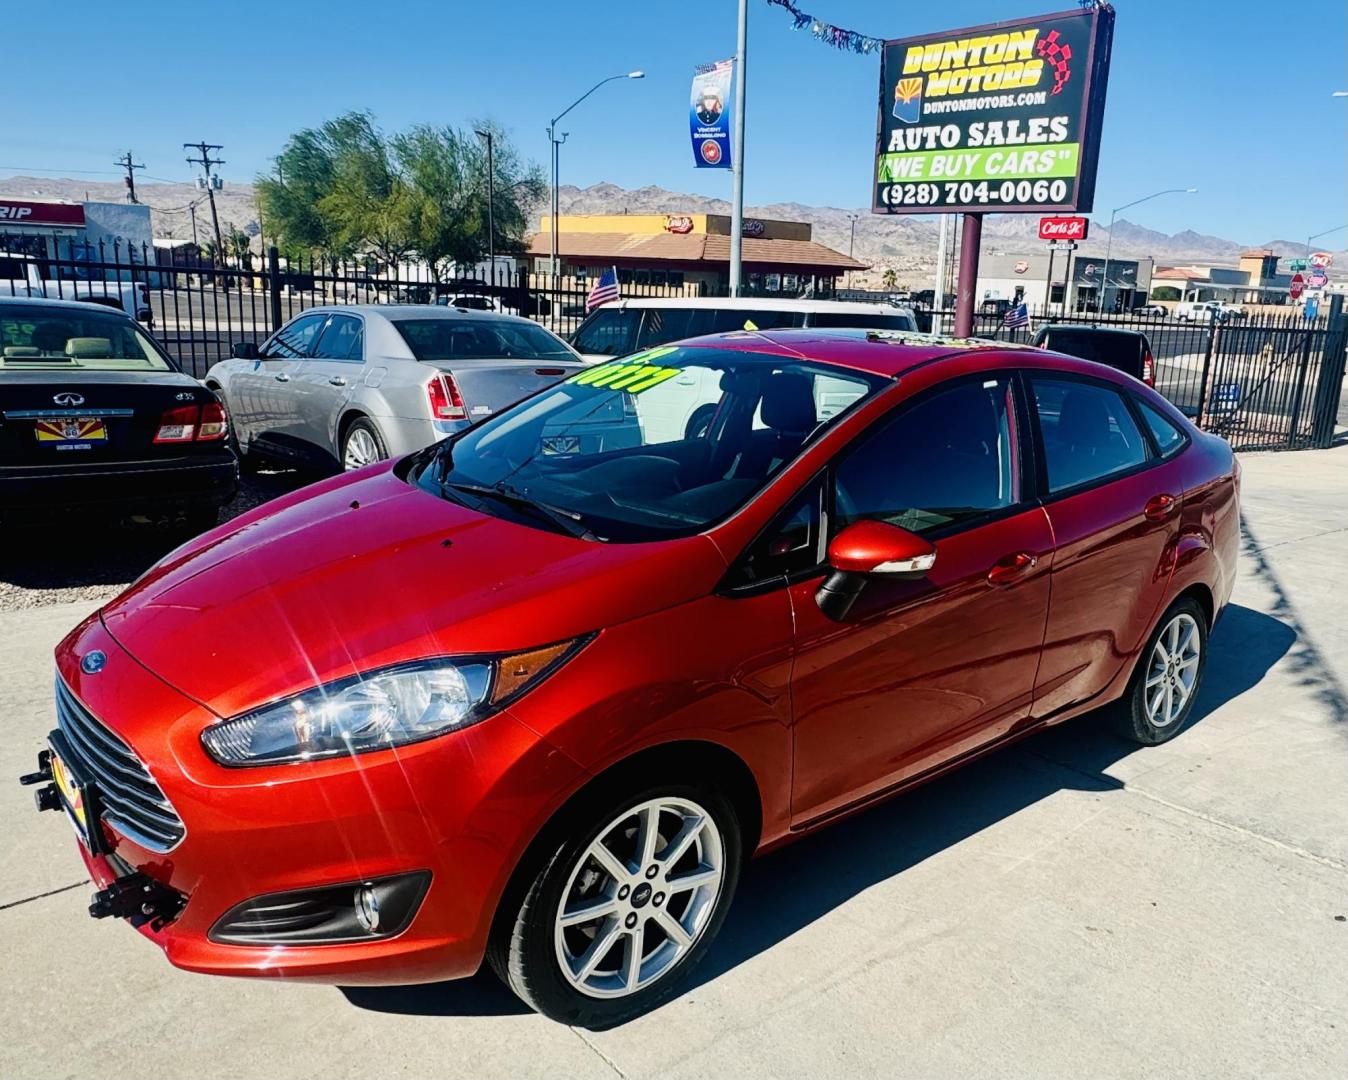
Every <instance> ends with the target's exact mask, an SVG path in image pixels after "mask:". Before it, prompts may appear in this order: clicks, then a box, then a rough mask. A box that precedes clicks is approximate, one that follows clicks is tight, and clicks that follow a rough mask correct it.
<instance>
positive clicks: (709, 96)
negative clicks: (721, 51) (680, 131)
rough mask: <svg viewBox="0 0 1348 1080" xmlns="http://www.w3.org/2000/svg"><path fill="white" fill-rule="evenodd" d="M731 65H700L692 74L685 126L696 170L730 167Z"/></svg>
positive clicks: (730, 62) (732, 66) (719, 61)
mask: <svg viewBox="0 0 1348 1080" xmlns="http://www.w3.org/2000/svg"><path fill="white" fill-rule="evenodd" d="M733 68H734V62H733V61H730V60H718V61H717V62H716V63H714V64H703V65H702V66H701V67H699V68H697V70H696V72H695V73H694V75H693V92H692V96H691V100H690V103H689V110H688V127H689V132H690V133H691V135H692V139H693V163H694V164H695V165H696V166H697V167H698V168H699V169H728V168H730V107H729V106H730V72H731V71H732V70H733Z"/></svg>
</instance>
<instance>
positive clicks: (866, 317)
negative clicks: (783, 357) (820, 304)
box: [810, 305, 917, 333]
mask: <svg viewBox="0 0 1348 1080" xmlns="http://www.w3.org/2000/svg"><path fill="white" fill-rule="evenodd" d="M810 325H811V326H818V327H821V328H825V329H832V328H837V329H840V330H889V331H893V332H896V333H903V332H905V331H912V330H916V329H917V324H916V323H914V322H913V317H912V316H911V315H906V314H903V313H902V312H887V311H885V310H883V309H882V308H880V307H879V305H877V306H876V310H875V311H874V312H859V313H857V314H855V315H852V314H848V315H844V314H842V313H841V312H838V311H816V312H814V314H812V315H811V316H810Z"/></svg>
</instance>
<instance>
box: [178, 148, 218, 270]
mask: <svg viewBox="0 0 1348 1080" xmlns="http://www.w3.org/2000/svg"><path fill="white" fill-rule="evenodd" d="M183 149H184V150H197V151H199V152H200V153H201V157H190V158H188V159H187V164H189V165H200V166H201V169H202V172H203V173H205V175H206V197H207V198H209V199H210V200H211V224H212V225H213V226H214V227H215V260H216V261H217V262H224V258H225V242H224V239H223V238H222V237H221V236H220V217H219V215H218V214H216V212H215V181H214V178H213V177H212V176H211V166H212V165H223V164H224V163H225V162H224V159H223V158H213V157H211V151H212V150H223V149H224V147H223V146H220V145H219V144H217V143H208V142H199V143H190V142H188V143H183ZM192 220H193V222H194V223H195V221H196V218H195V216H194V217H193V219H192ZM193 239H195V237H194V238H193Z"/></svg>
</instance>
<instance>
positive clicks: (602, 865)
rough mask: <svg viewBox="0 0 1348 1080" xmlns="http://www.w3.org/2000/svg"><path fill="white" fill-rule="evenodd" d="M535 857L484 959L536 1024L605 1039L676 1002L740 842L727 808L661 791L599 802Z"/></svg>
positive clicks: (731, 886)
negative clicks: (610, 1030) (544, 1021)
mask: <svg viewBox="0 0 1348 1080" xmlns="http://www.w3.org/2000/svg"><path fill="white" fill-rule="evenodd" d="M574 826H575V827H574V828H569V829H568V830H567V831H566V833H565V834H564V835H563V836H562V838H561V839H560V840H559V841H558V842H557V843H556V845H555V846H554V847H552V848H551V850H550V851H548V852H547V853H546V855H544V856H542V858H541V863H540V865H539V867H538V870H537V873H536V876H535V877H534V878H533V880H532V882H531V883H530V884H529V886H528V889H527V892H525V894H524V896H523V900H522V902H521V903H520V905H519V908H518V910H517V912H516V913H515V915H514V918H513V920H512V921H511V922H510V923H509V924H503V925H502V926H501V927H500V933H499V936H498V940H497V942H496V943H495V946H494V947H493V948H492V949H491V950H490V953H489V958H490V961H491V964H492V967H493V968H494V969H495V970H496V973H497V974H498V975H500V976H501V978H502V979H504V980H505V982H506V984H507V985H508V986H509V987H510V988H511V989H512V990H513V991H514V992H515V993H516V994H518V995H519V997H520V998H522V999H523V1000H524V1002H525V1003H526V1004H528V1005H530V1006H531V1007H533V1008H534V1009H536V1010H538V1011H539V1012H541V1013H543V1014H544V1015H545V1016H548V1017H551V1018H552V1019H554V1020H559V1021H561V1022H562V1023H566V1024H574V1025H579V1026H582V1027H607V1026H610V1025H613V1024H617V1023H621V1022H622V1021H624V1020H627V1019H630V1018H631V1017H633V1016H636V1015H638V1014H639V1013H642V1012H645V1011H647V1010H648V1009H651V1008H654V1007H655V1006H656V1005H659V1004H660V1003H662V1002H663V1001H665V1000H667V999H668V998H670V997H671V996H673V995H674V994H675V993H677V992H678V990H679V987H680V985H681V984H682V983H683V982H684V981H685V980H686V978H687V976H688V973H689V972H690V971H691V970H692V968H693V966H694V965H695V964H696V963H697V962H698V961H699V960H700V959H701V958H702V956H703V955H704V954H705V952H706V951H707V948H708V947H709V946H710V944H711V941H712V939H713V938H714V937H715V936H716V932H717V931H718V930H719V929H720V927H721V923H722V922H723V921H724V919H725V914H726V910H727V909H728V908H729V906H730V901H731V898H732V897H733V895H734V892H735V886H736V884H737V883H738V880H739V869H740V862H741V856H742V852H741V838H740V827H739V822H738V820H737V818H736V816H735V811H734V808H733V806H732V805H731V804H730V802H729V801H728V800H727V799H726V798H725V797H724V796H723V795H721V794H720V793H718V792H716V791H713V790H711V789H709V788H704V787H702V786H701V785H689V784H661V785H657V786H655V787H651V788H647V789H645V790H643V791H639V792H632V793H629V794H628V795H627V796H626V797H622V798H616V799H604V800H599V801H598V803H596V804H593V805H592V809H591V810H589V811H587V812H585V813H583V814H581V815H579V816H578V818H577V820H576V821H575V822H574Z"/></svg>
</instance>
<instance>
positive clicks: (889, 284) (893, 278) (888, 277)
mask: <svg viewBox="0 0 1348 1080" xmlns="http://www.w3.org/2000/svg"><path fill="white" fill-rule="evenodd" d="M880 281H881V283H882V284H883V285H884V287H885V288H886V289H892V288H894V286H895V285H897V284H898V281H899V275H898V274H896V273H894V267H892V266H887V267H885V272H884V273H883V274H881V275H880Z"/></svg>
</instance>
